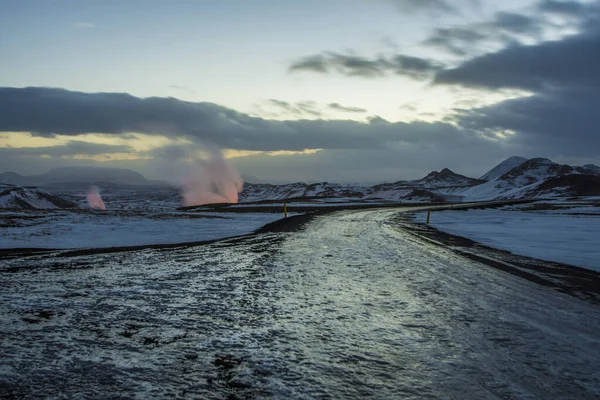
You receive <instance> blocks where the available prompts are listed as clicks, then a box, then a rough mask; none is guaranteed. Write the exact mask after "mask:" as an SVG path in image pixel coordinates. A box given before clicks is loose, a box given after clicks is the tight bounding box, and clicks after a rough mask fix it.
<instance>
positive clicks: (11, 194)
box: [0, 184, 77, 210]
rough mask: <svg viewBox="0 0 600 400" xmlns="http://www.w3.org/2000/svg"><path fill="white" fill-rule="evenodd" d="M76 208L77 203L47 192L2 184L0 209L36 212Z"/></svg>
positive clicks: (0, 186) (0, 188) (0, 187)
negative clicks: (38, 210)
mask: <svg viewBox="0 0 600 400" xmlns="http://www.w3.org/2000/svg"><path fill="white" fill-rule="evenodd" d="M75 207H77V205H76V204H75V203H73V202H71V201H68V200H65V199H63V198H60V197H58V196H55V195H53V194H51V193H49V192H46V191H45V190H41V189H38V188H27V187H20V186H15V185H7V184H0V208H18V209H24V210H36V209H53V208H75Z"/></svg>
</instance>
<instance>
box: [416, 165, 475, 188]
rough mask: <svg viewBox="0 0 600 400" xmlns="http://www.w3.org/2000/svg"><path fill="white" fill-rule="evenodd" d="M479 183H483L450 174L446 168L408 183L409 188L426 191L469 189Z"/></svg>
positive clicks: (453, 173)
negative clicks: (454, 188)
mask: <svg viewBox="0 0 600 400" xmlns="http://www.w3.org/2000/svg"><path fill="white" fill-rule="evenodd" d="M481 183H483V181H482V180H480V179H474V178H469V177H466V176H464V175H460V174H457V173H455V172H452V171H450V170H449V169H448V168H444V169H443V170H441V171H440V172H437V171H433V172H431V173H430V174H429V175H427V176H426V177H425V178H421V179H417V180H414V181H410V186H413V187H420V188H427V189H440V188H450V187H469V186H475V185H479V184H481Z"/></svg>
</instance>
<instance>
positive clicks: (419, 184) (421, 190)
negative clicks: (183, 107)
mask: <svg viewBox="0 0 600 400" xmlns="http://www.w3.org/2000/svg"><path fill="white" fill-rule="evenodd" d="M565 196H600V167H598V166H596V165H592V164H588V165H584V166H582V167H578V166H570V165H561V164H557V163H554V162H552V161H551V160H549V159H547V158H532V159H527V158H523V157H510V158H508V159H506V160H504V161H503V162H501V163H500V164H498V165H497V166H495V167H494V168H492V169H491V170H490V171H488V172H487V173H485V174H484V175H482V176H481V178H480V179H474V178H469V177H466V176H463V175H460V174H457V173H455V172H452V171H451V170H449V169H448V168H444V169H443V170H441V171H439V172H438V171H433V172H431V173H430V174H429V175H427V176H426V177H424V178H421V179H417V180H412V181H398V182H394V183H385V184H380V185H375V186H371V187H360V186H342V185H338V184H332V183H327V182H322V183H318V184H310V185H308V184H305V183H294V184H288V185H269V184H260V185H255V184H246V185H244V191H243V192H242V193H241V194H240V200H241V201H258V200H267V199H272V200H283V199H288V198H294V197H339V198H345V197H347V198H364V199H378V198H379V199H385V200H406V201H457V202H459V201H478V200H493V199H512V198H531V197H565Z"/></svg>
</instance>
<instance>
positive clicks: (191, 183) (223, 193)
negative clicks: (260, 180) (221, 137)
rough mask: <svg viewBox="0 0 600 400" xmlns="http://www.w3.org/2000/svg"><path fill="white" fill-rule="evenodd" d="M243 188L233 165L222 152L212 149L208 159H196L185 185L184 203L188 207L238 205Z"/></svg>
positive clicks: (242, 182)
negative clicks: (219, 204)
mask: <svg viewBox="0 0 600 400" xmlns="http://www.w3.org/2000/svg"><path fill="white" fill-rule="evenodd" d="M243 186H244V181H243V179H242V178H241V177H240V174H239V172H238V171H237V169H236V168H235V167H234V166H233V164H231V163H230V162H229V161H227V160H226V159H224V158H223V155H222V154H221V151H219V150H217V149H212V150H211V151H210V152H209V154H208V156H207V157H206V158H198V159H196V160H195V163H194V166H193V169H190V172H189V173H188V175H187V178H186V179H185V181H184V184H183V202H184V204H185V205H186V206H199V205H202V204H211V203H237V201H238V193H239V192H241V191H242V188H243Z"/></svg>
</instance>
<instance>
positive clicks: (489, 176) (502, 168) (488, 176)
mask: <svg viewBox="0 0 600 400" xmlns="http://www.w3.org/2000/svg"><path fill="white" fill-rule="evenodd" d="M527 160H528V159H527V158H525V157H518V156H512V157H509V158H507V159H506V160H504V161H502V162H501V163H500V164H498V165H496V166H495V167H494V168H492V169H491V170H489V171H488V172H487V173H485V174H484V175H483V176H482V177H481V178H479V179H482V180H484V181H493V180H494V179H496V178H499V177H501V176H502V175H504V174H505V173H507V172H508V171H510V170H511V169H513V168H516V167H518V166H519V165H521V164H523V163H524V162H525V161H527Z"/></svg>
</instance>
